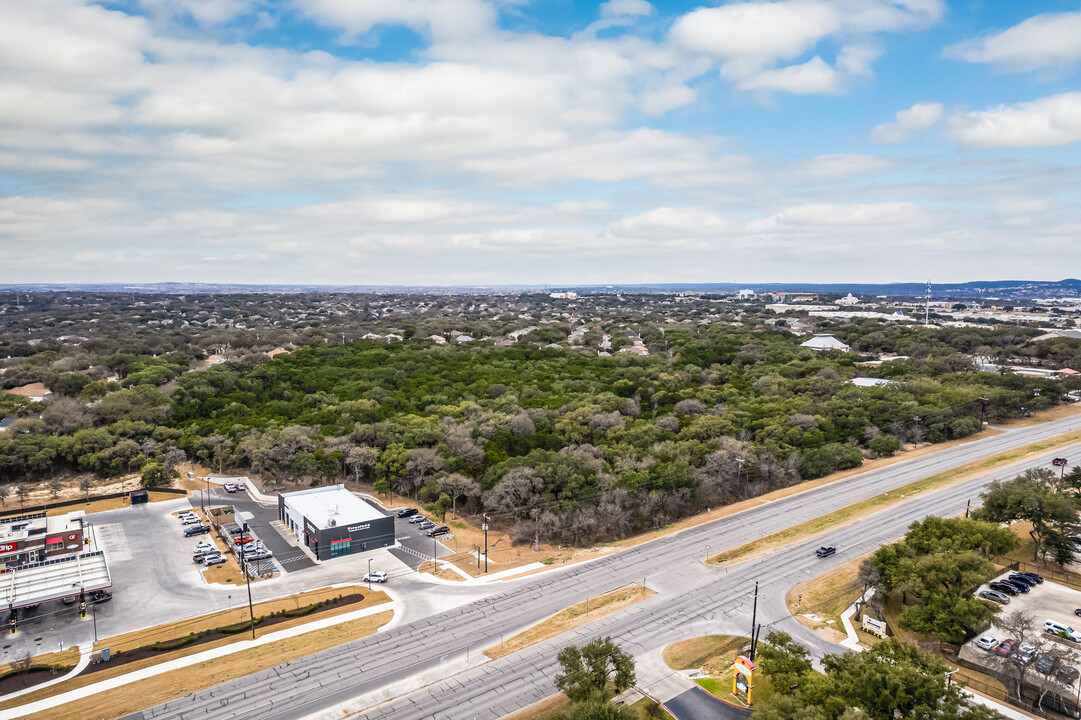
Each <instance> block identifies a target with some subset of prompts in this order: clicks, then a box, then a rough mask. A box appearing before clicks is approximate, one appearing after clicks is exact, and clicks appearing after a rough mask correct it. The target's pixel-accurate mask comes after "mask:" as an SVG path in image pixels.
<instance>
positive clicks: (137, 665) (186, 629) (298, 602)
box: [0, 586, 391, 709]
mask: <svg viewBox="0 0 1081 720" xmlns="http://www.w3.org/2000/svg"><path fill="white" fill-rule="evenodd" d="M357 592H362V593H363V594H364V596H365V597H364V600H363V601H362V602H359V603H354V604H351V605H342V606H338V607H333V608H329V609H327V610H323V611H315V612H313V613H311V614H309V615H305V616H303V617H298V618H293V619H291V620H286V621H285V622H281V623H276V624H274V625H272V626H269V627H266V628H261V627H260V626H258V625H256V627H255V634H256V637H259V636H261V635H265V634H267V633H270V632H276V631H278V630H285V629H287V628H291V627H295V626H297V625H304V624H306V623H310V622H312V621H314V620H319V619H322V618H328V617H334V616H336V615H342V614H344V613H348V612H353V611H354V610H361V609H363V608H366V607H372V606H374V605H381V604H383V603H387V602H390V598H389V597H388V596H387V594H386V593H384V592H382V591H379V590H373V591H372V592H371V593H368V592H367V588H362V587H356V586H354V587H347V588H333V589H332V588H324V589H321V590H313V591H311V592H306V593H302V594H300V595H296V596H294V597H290V598H282V599H279V600H270V601H267V602H263V603H259V604H257V605H255V606H254V609H255V615H256V617H258V616H260V615H266V614H269V613H271V612H277V611H279V610H292V609H296V608H299V607H304V606H306V605H311V604H313V603H316V602H319V601H320V600H324V599H327V598H331V597H337V596H338V595H351V594H353V593H357ZM248 612H249V611H248V607H247V606H246V605H243V606H239V607H236V608H233V609H231V610H226V611H224V612H220V613H213V614H211V615H201V616H199V617H197V618H192V619H190V620H182V621H179V622H175V623H169V624H167V625H160V626H158V627H154V628H149V629H147V630H139V631H136V632H132V633H126V634H124V635H117V636H115V637H111V638H105V639H102V640H101V641H99V642H98V643H97V644H96V645H95V646H94V647H95V649H96V650H97V649H101V648H104V647H108V648H110V650H111V651H112V652H113V654H114V655H115V654H116V653H117V652H126V651H130V650H134V649H135V648H140V647H145V646H147V645H150V644H152V643H155V642H161V641H165V640H171V639H174V638H180V637H183V636H185V635H188V634H189V633H198V632H202V631H203V630H210V629H214V628H219V627H224V626H227V625H234V624H237V623H242V622H244V621H246V620H248V618H249V614H248ZM388 612H391V611H388ZM384 614H386V613H379V614H378V615H384ZM363 619H364V618H362V620H363ZM354 622H360V621H354ZM345 624H346V625H348V624H349V623H345ZM320 632H322V631H319V630H316V631H313V632H311V633H305V634H304V635H301V636H300V637H302V638H306V637H310V636H311V637H313V638H314V637H316V636H317V635H318V633H320ZM250 637H251V634H250V633H247V632H245V633H240V634H238V635H233V636H230V637H224V638H220V639H218V640H214V641H212V642H206V643H200V644H197V645H189V646H187V647H182V648H179V649H177V650H172V651H167V652H162V653H159V654H156V655H154V656H153V657H149V658H144V659H142V660H137V661H134V662H130V663H125V664H124V665H116V666H114V667H110V668H108V669H104V670H98V671H97V672H94V673H84V674H82V675H79V676H77V677H74V678H72V679H71V680H69V681H67V682H64V683H60V684H59V685H56V686H53V687H50V688H45V689H43V690H41V691H39V692H36V693H30V694H29V695H25V696H23V697H20V698H18V699H17V700H14V701H11V702H7V703H5V702H0V709H7V708H9V707H14V706H15V705H24V704H26V703H29V702H33V701H35V700H40V699H42V698H46V697H52V696H53V695H58V694H60V693H63V692H67V691H69V690H74V689H76V688H80V687H84V686H86V685H92V684H94V683H96V682H100V681H102V680H106V679H108V678H111V677H116V676H118V675H124V674H126V673H129V672H132V671H134V670H139V669H141V668H144V667H149V666H151V665H157V664H159V663H161V662H165V661H167V660H174V659H176V658H181V657H187V656H189V655H194V654H196V653H200V652H203V651H205V650H210V649H213V648H216V647H221V646H222V645H228V644H230V643H233V642H236V641H238V640H248V639H250ZM357 637H362V636H360V635H358V636H357ZM314 641H315V640H314V639H313V642H314ZM343 642H346V641H343ZM339 644H340V643H339ZM277 645H278V643H274V644H273V645H271V646H264V647H273V646H277ZM325 647H333V645H326V646H325ZM312 652H315V650H312ZM230 657H235V655H231V656H230ZM282 662H284V660H283V661H282ZM65 664H69V665H74V664H75V662H74V661H73V662H69V663H65ZM272 664H274V663H272ZM268 667H269V666H268ZM252 672H255V670H252ZM162 677H164V676H162ZM143 707H147V706H146V705H144V706H143Z"/></svg>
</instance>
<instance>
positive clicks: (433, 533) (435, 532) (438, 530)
mask: <svg viewBox="0 0 1081 720" xmlns="http://www.w3.org/2000/svg"><path fill="white" fill-rule="evenodd" d="M449 532H450V528H449V527H447V526H446V525H441V526H439V527H434V528H432V529H431V530H429V531H428V532H427V533H425V534H426V535H427V536H428V537H438V536H439V535H446V534H447V533H449Z"/></svg>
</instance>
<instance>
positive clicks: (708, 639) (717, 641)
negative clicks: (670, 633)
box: [661, 635, 750, 675]
mask: <svg viewBox="0 0 1081 720" xmlns="http://www.w3.org/2000/svg"><path fill="white" fill-rule="evenodd" d="M749 642H750V639H749V638H745V637H742V636H739V635H702V636H700V637H694V638H689V639H687V640H680V641H679V642H675V643H672V644H671V645H669V646H668V647H666V648H665V649H664V651H663V652H662V653H661V658H662V659H663V660H664V664H665V665H667V666H668V667H670V668H672V669H673V670H697V669H699V668H703V669H705V670H706V672H707V674H709V675H720V674H721V673H723V672H726V671H727V670H728V669H729V668H731V667H732V661H733V660H734V659H735V657H736V655H738V654H739V651H740V649H742V648H743V647H744V646H746V645H747V644H748V643H749Z"/></svg>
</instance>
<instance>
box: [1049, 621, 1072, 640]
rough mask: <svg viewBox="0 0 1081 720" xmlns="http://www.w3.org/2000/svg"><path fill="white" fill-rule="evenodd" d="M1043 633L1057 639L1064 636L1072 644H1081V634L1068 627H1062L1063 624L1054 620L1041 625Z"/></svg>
mask: <svg viewBox="0 0 1081 720" xmlns="http://www.w3.org/2000/svg"><path fill="white" fill-rule="evenodd" d="M1043 631H1044V632H1047V633H1051V634H1052V635H1057V636H1059V637H1062V636H1066V637H1068V638H1069V639H1070V640H1073V641H1074V642H1081V633H1079V632H1077V631H1076V630H1074V629H1073V628H1072V627H1070V626H1069V625H1064V624H1063V623H1060V622H1056V621H1054V620H1048V621H1047V622H1045V623H1044V624H1043Z"/></svg>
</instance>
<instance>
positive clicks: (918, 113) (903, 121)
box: [871, 103, 942, 143]
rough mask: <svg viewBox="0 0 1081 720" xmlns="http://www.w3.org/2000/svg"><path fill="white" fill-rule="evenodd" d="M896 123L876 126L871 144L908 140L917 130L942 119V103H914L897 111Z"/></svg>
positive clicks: (872, 132)
mask: <svg viewBox="0 0 1081 720" xmlns="http://www.w3.org/2000/svg"><path fill="white" fill-rule="evenodd" d="M895 117H896V121H895V122H889V123H883V124H881V125H877V126H875V127H874V128H872V130H871V142H873V143H896V142H904V141H905V140H908V138H909V136H911V134H912V133H913V132H915V131H917V130H924V129H926V128H929V127H931V126H932V125H934V124H936V123H937V122H938V121H939V120H941V119H942V103H916V104H915V105H913V106H912V107H910V108H907V109H905V110H898V111H897V114H896V115H895Z"/></svg>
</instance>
